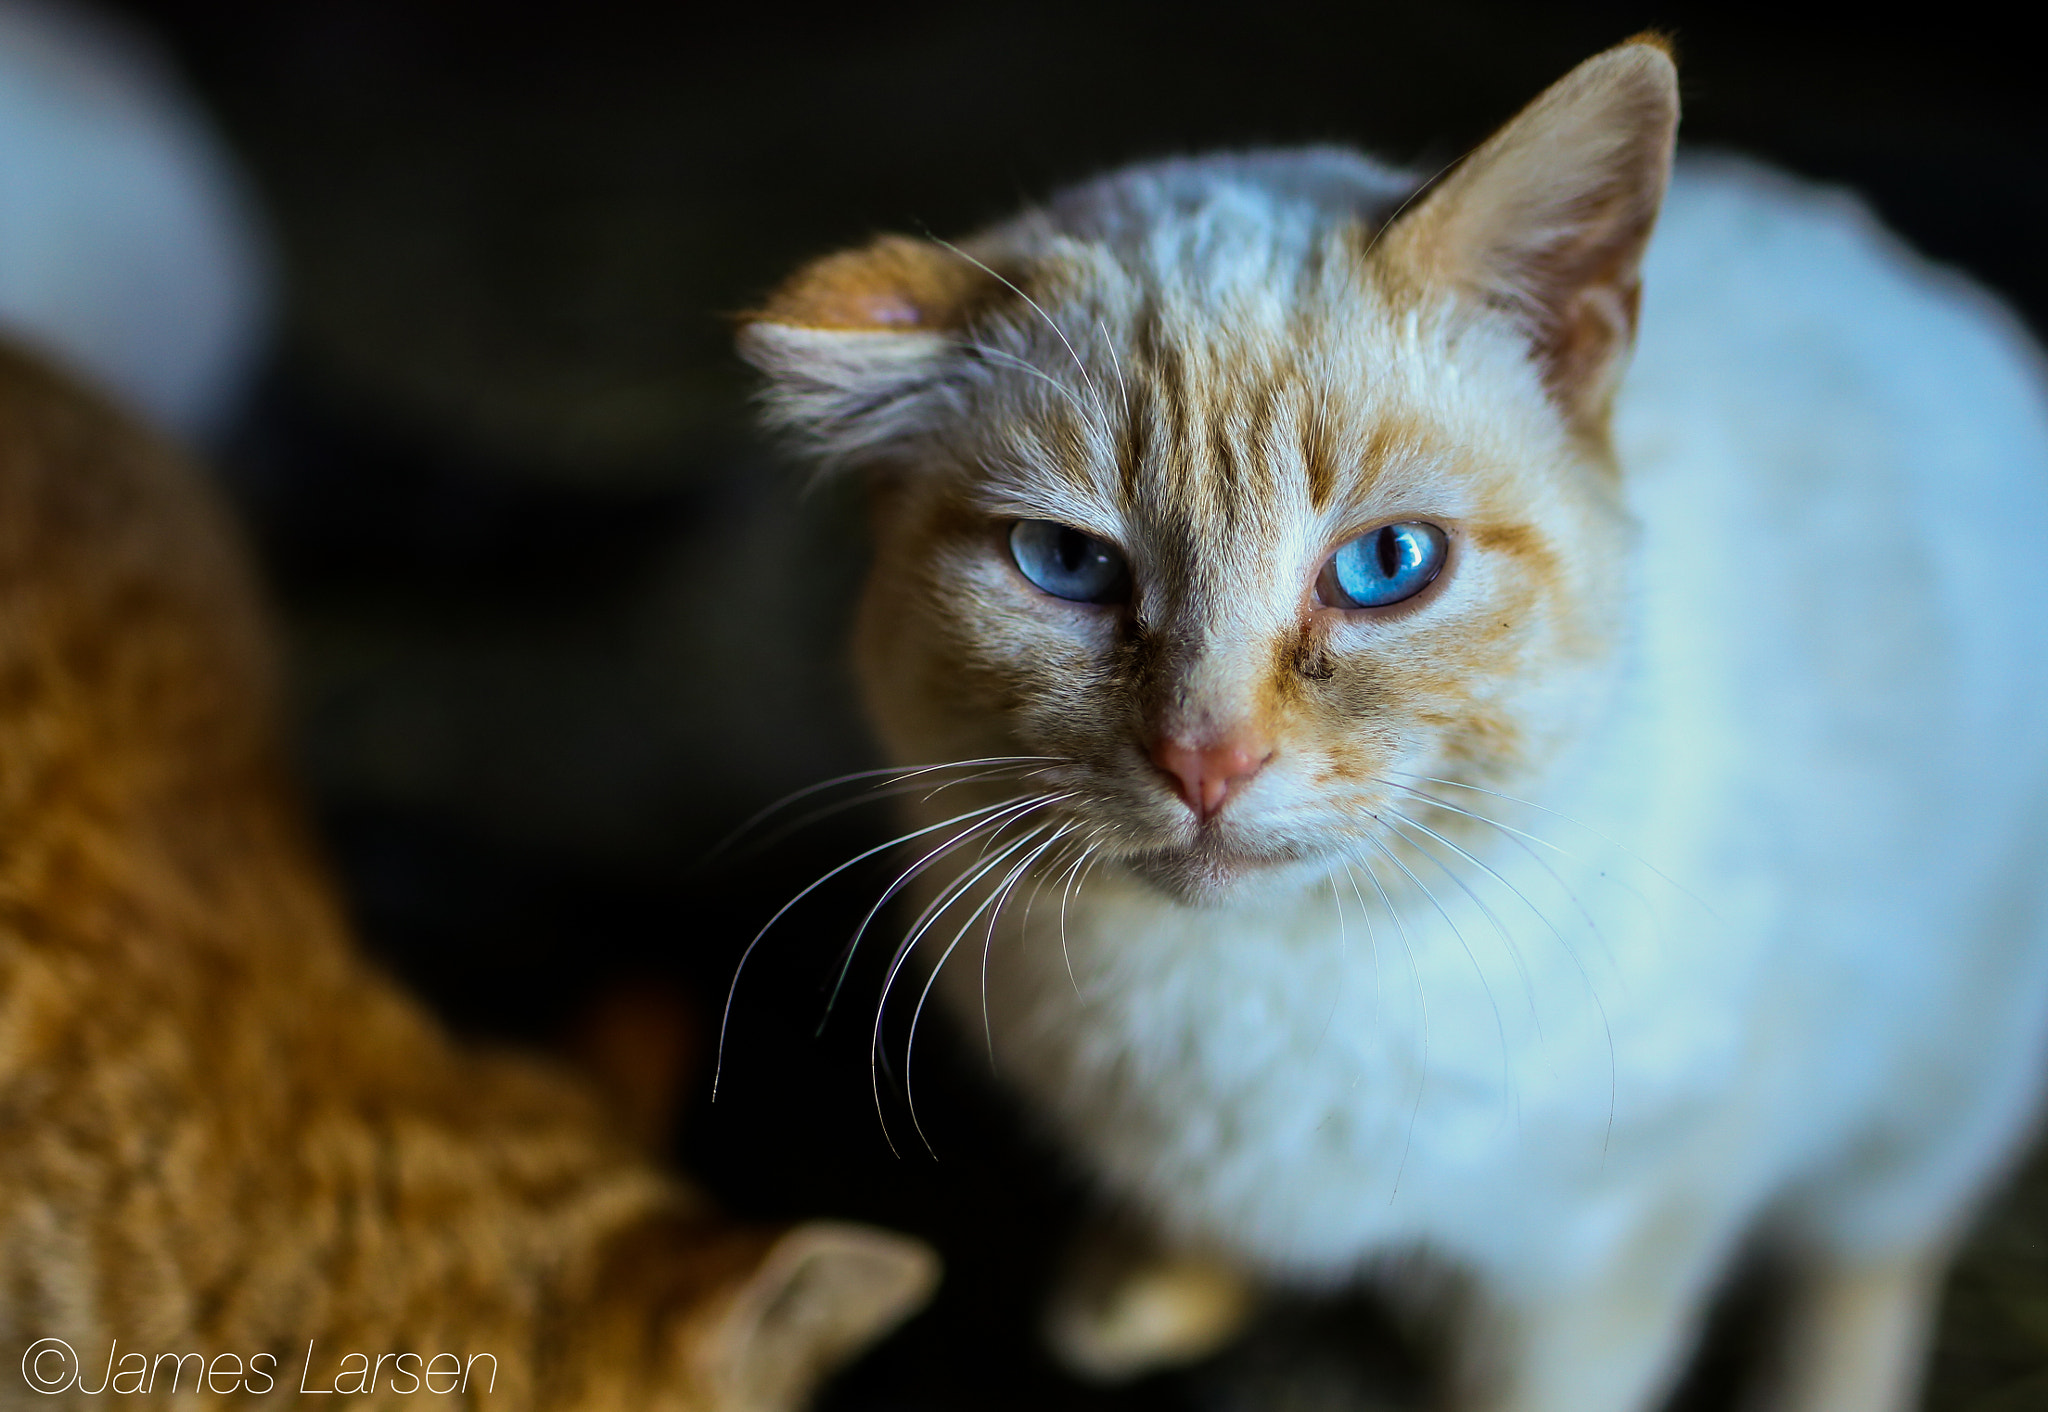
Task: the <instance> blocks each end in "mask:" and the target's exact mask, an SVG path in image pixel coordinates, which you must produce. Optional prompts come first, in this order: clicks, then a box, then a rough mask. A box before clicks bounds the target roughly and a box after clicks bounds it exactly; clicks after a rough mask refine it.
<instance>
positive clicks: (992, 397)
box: [967, 148, 1428, 532]
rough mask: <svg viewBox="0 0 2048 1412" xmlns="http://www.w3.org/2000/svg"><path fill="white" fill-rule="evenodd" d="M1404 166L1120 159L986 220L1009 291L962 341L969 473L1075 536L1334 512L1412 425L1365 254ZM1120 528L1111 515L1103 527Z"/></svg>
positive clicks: (1366, 488)
mask: <svg viewBox="0 0 2048 1412" xmlns="http://www.w3.org/2000/svg"><path fill="white" fill-rule="evenodd" d="M1413 188H1414V182H1413V180H1412V178H1410V177H1408V176H1406V175H1405V174H1401V173H1397V172H1393V171H1390V170H1389V169H1386V168H1383V167H1380V166H1378V165H1376V164H1374V163H1372V162H1370V161H1369V160H1367V159H1365V158H1363V157H1360V156H1358V155H1357V154H1355V153H1351V152H1345V151H1341V150H1338V149H1325V148H1311V149H1307V150H1298V151H1289V152H1269V153H1246V154H1230V155H1223V156H1216V157H1209V158H1203V159H1199V160H1186V161H1173V162H1164V163H1157V164H1154V165H1151V166H1145V167H1137V168H1133V169H1130V170H1127V171H1124V172H1120V173H1117V174H1115V175H1114V176H1112V177H1108V178H1104V179H1102V180H1100V181H1096V182H1092V183H1089V184H1087V185H1084V186H1081V187H1076V188H1074V189H1072V190H1070V191H1067V192H1065V193H1063V194H1062V195H1060V196H1058V197H1055V198H1054V199H1053V201H1051V202H1050V203H1048V204H1047V205H1046V206H1044V207H1042V208H1039V209H1038V210H1035V211H1033V212H1030V213H1028V214H1027V215H1025V216H1024V217H1021V218H1019V219H1018V220H1016V221H1013V222H1011V223H1009V224H1008V225H1006V226H1004V227H1000V228H998V229H997V230H995V231H993V232H990V233H989V234H988V236H987V237H986V248H988V249H989V250H990V251H991V253H995V254H997V255H998V257H999V258H1007V260H1009V261H1010V262H1011V265H1010V268H1011V269H1013V270H1014V271H1015V272H1016V276H1017V281H1016V287H1015V290H1014V292H1015V294H1016V295H1017V298H1016V299H1015V300H1013V301H1011V302H1009V303H1008V304H1007V305H1006V306H999V307H998V308H996V309H994V310H992V311H991V314H990V317H989V318H988V320H987V321H986V322H985V324H984V325H983V327H982V328H980V329H978V330H977V331H976V333H975V336H974V337H973V338H972V339H970V340H969V344H970V347H969V348H968V350H967V351H968V352H969V354H970V355H971V356H973V357H974V358H976V359H978V360H979V370H978V377H977V378H975V379H973V380H971V383H970V386H971V387H972V388H973V396H972V401H973V406H972V410H971V412H970V420H971V421H972V422H973V423H974V424H975V426H976V429H977V433H978V435H977V440H978V441H979V442H980V443H981V444H980V446H979V447H978V451H979V453H980V454H979V455H978V457H977V465H976V469H977V471H978V473H979V474H981V475H982V476H983V477H984V478H985V483H984V485H983V487H982V489H983V491H984V492H985V494H986V495H988V496H990V497H993V498H996V499H1000V500H1005V501H1015V502H1017V503H1015V504H1007V505H1005V506H1004V507H1003V508H1007V509H1012V510H1015V511H1017V512H1019V513H1039V514H1044V515H1047V516H1049V517H1052V518H1059V519H1064V520H1067V521H1070V522H1072V523H1076V524H1078V525H1080V526H1082V527H1085V528H1092V529H1098V530H1115V529H1120V528H1124V527H1125V526H1127V525H1128V524H1129V522H1131V521H1133V520H1136V521H1141V522H1143V527H1144V528H1146V529H1148V530H1152V531H1155V532H1156V531H1158V530H1161V529H1168V528H1172V527H1175V526H1180V527H1185V528H1186V529H1187V530H1188V531H1189V532H1208V531H1212V530H1214V529H1216V528H1231V529H1239V530H1246V529H1256V528H1258V527H1261V526H1264V527H1267V528H1277V527H1278V526H1279V525H1281V524H1287V523H1296V522H1299V521H1300V520H1301V519H1302V518H1303V517H1304V516H1309V515H1326V514H1337V515H1341V514H1342V513H1343V511H1344V508H1345V505H1346V504H1347V503H1348V502H1353V501H1357V500H1359V499H1361V498H1362V497H1365V496H1366V495H1368V494H1369V492H1370V491H1371V490H1372V488H1373V486H1372V485H1371V484H1370V482H1371V481H1372V480H1373V479H1374V477H1375V475H1376V473H1378V472H1379V471H1381V470H1382V469H1384V468H1386V467H1387V466H1388V465H1389V463H1390V462H1391V461H1393V460H1395V459H1401V460H1403V461H1404V465H1403V467H1402V469H1403V471H1404V472H1405V473H1408V474H1413V471H1414V463H1419V462H1426V461H1427V459H1428V458H1427V456H1426V455H1425V456H1420V457H1417V456H1412V455H1411V456H1406V457H1401V458H1397V457H1396V456H1395V453H1396V452H1397V451H1404V450H1419V449H1420V443H1421V442H1422V441H1423V440H1425V439H1426V438H1425V437H1424V435H1423V433H1424V431H1425V428H1424V427H1423V425H1422V424H1421V423H1419V422H1418V421H1417V420H1416V419H1415V418H1414V417H1412V416H1409V415H1405V414H1404V413H1403V411H1402V407H1401V403H1402V397H1401V395H1400V393H1401V383H1402V378H1401V377H1400V376H1399V369H1398V367H1397V366H1396V365H1397V364H1398V362H1399V361H1400V360H1399V357H1398V352H1399V350H1398V346H1397V345H1398V344H1399V342H1400V333H1399V330H1398V329H1397V328H1395V327H1393V326H1392V324H1393V320H1394V315H1393V314H1392V313H1391V311H1390V310H1389V309H1388V308H1387V307H1386V305H1385V303H1384V301H1382V300H1379V299H1377V298H1376V297H1375V293H1376V291H1375V290H1374V288H1373V286H1372V283H1371V281H1370V279H1369V277H1368V273H1367V262H1366V260H1365V254H1366V251H1367V249H1368V248H1369V247H1370V244H1371V241H1372V239H1373V237H1374V234H1375V233H1376V232H1377V230H1378V229H1379V228H1380V226H1381V223H1382V222H1383V221H1384V219H1385V218H1386V217H1387V216H1388V215H1389V214H1390V213H1391V212H1392V211H1393V210H1394V209H1396V208H1397V207H1398V205H1399V204H1400V202H1401V201H1402V200H1404V199H1405V198H1406V196H1407V194H1408V193H1409V192H1411V191H1412V190H1413ZM1117 522H1121V523H1117Z"/></svg>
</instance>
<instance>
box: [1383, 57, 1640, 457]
mask: <svg viewBox="0 0 2048 1412" xmlns="http://www.w3.org/2000/svg"><path fill="white" fill-rule="evenodd" d="M1677 130H1678V70H1677V68H1676V66H1675V65H1674V64H1673V63H1672V61H1671V54H1670V50H1669V48H1668V46H1667V45H1666V44H1665V43H1664V41H1663V40H1662V39H1660V38H1658V37H1655V36H1646V37H1643V38H1638V39H1633V40H1630V41H1628V42H1627V43H1625V44H1620V45H1617V46H1615V47H1614V48H1612V49H1609V50H1608V51H1606V52H1605V53H1603V54H1596V55H1594V56H1593V57H1592V58H1590V59H1588V60H1586V62H1584V63H1583V64H1580V65H1579V66H1578V67H1577V68H1576V69H1573V70H1572V71H1571V72H1570V73H1568V74H1566V75H1565V76H1564V77H1563V78H1561V79H1559V80H1558V81H1557V82H1556V83H1554V84H1552V85H1551V86H1550V87H1549V88H1548V89H1546V90H1545V91H1544V92H1543V93H1542V94H1541V95H1539V96H1538V97H1537V99H1536V101H1535V102H1533V103H1531V104H1530V105H1529V106H1528V107H1526V108H1524V109H1523V110H1522V111H1521V112H1520V113H1519V114H1517V115H1516V116H1515V118H1514V119H1513V120H1512V121H1510V122H1509V123H1508V125H1507V126H1506V127H1504V128H1502V129H1501V130H1500V131H1499V132H1497V133H1495V134H1494V135H1493V136H1492V137H1491V138H1489V139H1487V141H1486V142H1485V143H1484V144H1482V145H1481V146H1480V147H1479V149H1478V150H1477V151H1475V152H1473V153H1472V154H1471V155H1470V156H1469V157H1467V158H1466V159H1465V160H1464V161H1463V162H1461V163H1460V164H1459V165H1458V166H1457V167H1456V168H1454V169H1453V170H1452V171H1451V173H1450V175H1449V176H1447V177H1445V178H1444V180H1443V181H1442V182H1440V183H1439V184H1438V185H1437V186H1436V187H1435V188H1434V189H1432V190H1430V191H1428V192H1426V193H1425V194H1424V195H1423V196H1422V198H1421V199H1420V200H1419V201H1417V202H1416V203H1415V205H1414V206H1413V208H1412V209H1410V210H1409V211H1407V212H1406V213H1405V214H1404V215H1402V216H1400V217H1398V218H1396V220H1395V221H1394V223H1393V224H1392V225H1391V226H1390V227H1388V229H1387V230H1386V232H1385V235H1384V238H1383V239H1381V240H1379V241H1377V242H1376V249H1377V250H1378V252H1379V258H1380V259H1381V260H1382V261H1384V262H1385V263H1386V265H1387V266H1389V267H1391V268H1393V269H1395V270H1399V271H1401V272H1402V273H1403V274H1404V275H1405V277H1406V279H1407V280H1408V281H1409V282H1410V283H1412V284H1414V285H1416V286H1419V287H1421V288H1423V289H1426V290H1438V291H1442V290H1449V291H1452V292H1455V293H1456V294H1457V295H1459V296H1461V297H1463V298H1465V299H1466V300H1469V301H1471V303H1472V304H1474V305H1476V306H1478V307H1481V308H1485V309H1489V310H1492V311H1494V312H1495V313H1497V314H1505V315H1506V316H1507V317H1508V318H1509V319H1511V320H1512V321H1514V322H1515V323H1516V324H1517V325H1519V326H1520V329H1521V331H1522V333H1523V334H1524V336H1525V337H1526V338H1527V339H1528V341H1529V343H1530V347H1531V352H1532V354H1533V357H1534V360H1535V362H1536V364H1537V367H1538V370H1539V372H1540V374H1541V376H1542V378H1543V381H1544V384H1545V386H1546V388H1547V389H1548V390H1549V392H1550V394H1551V396H1552V398H1553V400H1555V401H1556V402H1557V404H1558V405H1559V407H1560V408H1561V409H1562V410H1563V411H1564V412H1565V413H1566V415H1567V416H1569V417H1570V418H1572V419H1573V420H1574V421H1575V422H1578V423H1579V424H1580V425H1582V426H1585V427H1588V428H1593V427H1597V426H1600V425H1602V424H1604V421H1605V417H1606V413H1607V408H1608V404H1609V402H1610V401H1611V398H1612V394H1613V390H1614V387H1615V385H1616V383H1617V381H1618V377H1619V373H1620V370H1621V367H1622V365H1623V363H1624V362H1625V361H1626V354H1627V352H1628V349H1629V346H1630V344H1631V343H1632V342H1633V340H1634V337H1635V327H1636V306H1637V302H1638V298H1639V287H1640V286H1639V281H1638V277H1637V271H1638V267H1639V266H1640V264H1641V261H1642V255H1643V249H1644V247H1645V246H1646V245H1647V244H1648V242H1649V238H1650V230H1651V227H1652V226H1654V225H1655V224H1656V220H1657V209H1658V207H1659V206H1660V205H1661V204H1662V202H1663V199H1664V187H1665V183H1666V181H1667V180H1668V179H1669V176H1670V172H1671V151H1672V144H1673V142H1674V140H1675V138H1676V135H1677Z"/></svg>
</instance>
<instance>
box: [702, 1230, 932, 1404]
mask: <svg viewBox="0 0 2048 1412" xmlns="http://www.w3.org/2000/svg"><path fill="white" fill-rule="evenodd" d="M938 1283H939V1259H938V1256H936V1255H935V1254H933V1253H932V1250H931V1248H930V1247H929V1246H927V1245H925V1244H924V1243H923V1242H921V1241H917V1240H912V1239H911V1238H909V1237H908V1236H900V1235H892V1234H890V1233H889V1232H887V1231H880V1230H876V1229H874V1228H872V1227H869V1226H856V1225H847V1224H843V1223H840V1222H835V1221H812V1222H808V1223H806V1224H804V1225H801V1226H798V1227H796V1228H795V1229H794V1230H791V1231H789V1232H788V1233H787V1234H785V1235H784V1236H782V1237H781V1239H779V1240H777V1241H776V1242H775V1244H774V1245H772V1246H771V1247H769V1250H768V1253H767V1255H766V1257H765V1258H764V1259H763V1260H762V1261H761V1264H760V1266H759V1267H758V1268H757V1269H756V1270H755V1272H754V1273H753V1275H752V1276H751V1277H749V1278H748V1279H747V1281H746V1282H745V1284H744V1285H743V1286H742V1287H741V1288H740V1289H739V1291H738V1292H737V1294H736V1295H735V1296H734V1299H733V1302H732V1304H731V1306H730V1312H729V1313H728V1314H727V1315H726V1317H725V1318H724V1319H723V1320H722V1321H721V1323H720V1327H719V1329H718V1332H717V1334H716V1336H715V1339H714V1340H713V1341H712V1344H713V1351H714V1358H715V1363H716V1365H717V1366H716V1370H715V1372H714V1374H713V1376H712V1377H711V1378H710V1379H709V1381H710V1382H711V1383H712V1385H713V1387H714V1388H715V1389H716V1392H717V1395H718V1403H717V1405H718V1407H719V1408H720V1409H732V1412H742V1409H744V1412H795V1409H797V1408H800V1407H802V1406H804V1405H805V1404H806V1403H807V1402H808V1401H809V1399H810V1397H811V1394H812V1393H813V1392H814V1391H816V1389H817V1386H818V1384H820V1383H822V1382H823V1381H824V1380H825V1378H827V1377H828V1376H830V1375H831V1374H832V1373H833V1372H835V1371H836V1370H837V1369H838V1368H839V1366H840V1365H841V1364H843V1363H845V1362H847V1361H848V1360H849V1359H851V1358H852V1357H853V1356H854V1355H855V1354H857V1353H859V1352H861V1351H862V1350H864V1349H865V1348H867V1347H868V1345H870V1344H871V1343H873V1342H874V1341H875V1340H877V1339H879V1338H880V1337H881V1336H882V1335H883V1334H885V1333H887V1332H888V1331H889V1330H891V1329H893V1328H895V1327H896V1325H898V1324H900V1323H901V1322H903V1320H905V1319H907V1318H909V1317H910V1315H912V1314H914V1313H915V1312H917V1310H919V1309H920V1308H922V1307H923V1306H924V1304H925V1301H926V1300H928V1299H930V1298H931V1295H932V1291H933V1290H934V1289H936V1288H937V1287H938Z"/></svg>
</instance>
